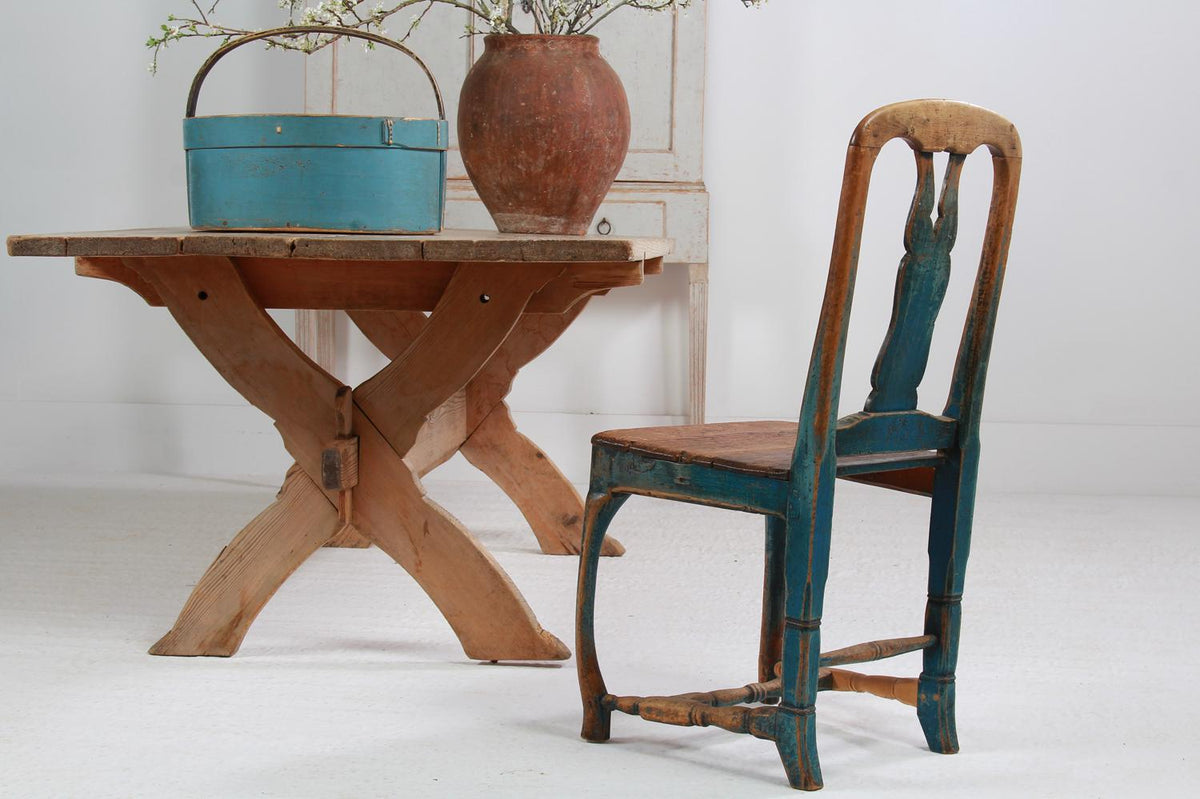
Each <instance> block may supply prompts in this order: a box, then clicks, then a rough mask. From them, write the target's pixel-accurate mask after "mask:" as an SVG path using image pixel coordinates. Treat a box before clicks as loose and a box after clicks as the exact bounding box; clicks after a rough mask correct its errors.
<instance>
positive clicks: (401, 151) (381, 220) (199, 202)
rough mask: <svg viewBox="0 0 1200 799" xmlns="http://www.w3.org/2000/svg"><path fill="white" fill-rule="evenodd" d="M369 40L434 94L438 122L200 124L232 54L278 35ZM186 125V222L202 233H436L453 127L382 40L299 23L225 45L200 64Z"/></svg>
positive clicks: (240, 120)
mask: <svg viewBox="0 0 1200 799" xmlns="http://www.w3.org/2000/svg"><path fill="white" fill-rule="evenodd" d="M297 33H319V34H326V35H328V34H335V35H339V36H349V37H352V38H356V39H366V40H367V41H368V42H370V43H373V44H380V45H383V46H385V47H390V48H392V49H394V50H398V51H399V52H401V53H404V54H405V55H407V56H408V57H410V58H411V59H413V60H414V61H416V63H417V64H418V66H420V67H421V69H422V71H424V73H425V76H426V77H427V78H428V79H429V83H430V85H431V86H432V88H433V94H434V97H435V99H436V100H437V107H438V118H437V119H410V118H405V117H403V116H397V117H354V116H321V115H309V114H305V115H282V116H271V115H258V114H255V115H233V116H213V117H196V116H195V114H196V103H197V100H198V99H199V95H200V88H201V86H202V85H203V83H204V79H205V78H206V77H207V76H208V73H209V72H210V71H211V70H212V68H213V67H214V66H216V63H217V62H218V61H219V60H220V59H221V58H222V57H224V56H225V55H226V54H227V53H229V52H230V51H232V50H234V49H236V48H238V47H241V46H242V45H245V44H248V43H250V42H255V41H259V40H262V39H267V38H269V37H271V36H277V35H281V34H286V35H291V34H297ZM185 116H186V118H185V119H184V120H183V146H184V150H185V151H186V153H187V187H188V220H189V223H190V224H191V226H192V227H194V228H197V229H201V230H316V231H331V232H358V233H362V232H370V233H436V232H438V231H439V230H441V229H442V220H443V217H444V212H445V206H446V151H447V150H448V149H449V147H450V128H449V126H448V124H447V122H446V114H445V110H444V105H443V103H442V94H441V91H440V90H439V89H438V86H437V81H435V80H434V78H433V73H431V72H430V71H429V67H427V66H426V65H425V63H424V62H423V61H421V59H420V58H418V57H417V55H416V54H415V53H413V51H411V50H409V49H408V48H407V47H405V46H403V45H401V44H398V43H397V42H394V41H392V40H391V39H388V38H386V37H384V36H380V35H378V34H375V33H370V32H367V31H359V30H352V29H347V28H337V27H320V26H311V25H298V26H292V27H290V28H276V29H273V30H266V31H259V32H257V33H253V34H249V35H247V36H242V37H239V38H237V39H233V40H231V41H229V42H226V43H225V44H223V45H222V46H220V47H218V48H217V49H216V51H215V52H213V54H212V55H211V56H209V57H208V59H207V60H206V61H205V62H204V64H202V65H201V67H200V70H199V71H198V72H197V73H196V77H195V79H194V80H193V81H192V86H191V90H190V91H189V92H188V101H187V110H186V113H185Z"/></svg>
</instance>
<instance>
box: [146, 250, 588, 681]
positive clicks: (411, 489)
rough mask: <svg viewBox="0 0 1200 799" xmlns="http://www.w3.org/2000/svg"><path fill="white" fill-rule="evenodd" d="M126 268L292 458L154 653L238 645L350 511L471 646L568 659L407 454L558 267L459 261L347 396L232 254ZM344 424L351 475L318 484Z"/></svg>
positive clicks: (480, 653)
mask: <svg viewBox="0 0 1200 799" xmlns="http://www.w3.org/2000/svg"><path fill="white" fill-rule="evenodd" d="M125 265H126V266H128V267H129V268H131V269H132V270H134V271H135V272H136V273H137V274H138V275H139V276H140V277H141V278H142V279H144V280H145V281H146V282H147V283H149V284H150V285H151V286H153V287H154V289H155V290H156V291H157V292H158V294H159V295H160V296H161V297H162V299H163V301H164V302H165V303H166V305H167V307H168V308H169V309H170V311H171V313H172V315H173V316H174V317H175V319H176V320H177V321H178V323H179V324H180V326H181V327H182V328H183V329H184V331H185V332H186V333H187V334H188V336H189V337H190V338H191V339H192V341H193V342H194V343H195V344H196V346H197V347H198V348H199V349H200V350H201V352H203V353H204V355H205V356H206V357H207V358H208V359H209V361H210V362H211V363H212V364H213V366H215V367H216V368H217V370H218V371H219V372H220V373H221V375H222V376H223V377H224V378H225V379H226V380H227V381H228V382H229V383H230V385H232V386H233V387H234V388H235V389H236V390H237V391H238V392H239V393H241V394H242V395H243V396H244V397H245V398H246V399H247V400H248V401H250V402H251V403H252V404H253V405H255V406H256V407H258V408H259V409H261V410H262V411H264V412H265V413H266V414H267V415H268V416H270V417H271V418H272V419H274V420H275V426H276V428H277V429H278V430H279V432H280V434H281V436H282V437H283V440H284V445H285V446H286V447H287V449H288V452H289V453H291V454H292V456H293V457H295V459H296V463H297V467H298V468H296V469H293V470H292V471H291V472H290V473H289V476H288V479H287V480H286V481H285V483H284V487H283V489H282V491H281V492H280V496H279V499H278V500H277V501H276V502H275V503H274V504H273V505H272V506H271V507H269V508H268V509H267V510H265V511H264V512H263V513H262V514H260V515H259V516H258V517H256V518H255V519H254V520H253V521H252V522H251V523H250V524H249V525H247V527H246V528H245V529H243V530H242V531H241V532H240V533H239V534H238V535H237V536H236V537H235V538H234V540H233V541H232V542H231V543H230V545H229V546H227V547H226V548H225V550H224V551H223V552H222V553H221V555H220V556H218V558H217V560H216V561H215V562H214V563H213V564H212V566H210V567H209V569H208V571H207V572H206V573H205V574H204V576H203V577H202V578H201V580H200V582H199V583H198V584H197V585H196V588H195V590H194V591H193V592H192V595H191V597H189V599H188V601H187V603H186V604H185V606H184V608H183V610H182V611H181V613H180V615H179V619H178V621H177V622H176V623H175V626H174V628H172V630H171V631H170V632H169V633H168V634H167V635H166V636H164V637H163V638H162V640H160V641H159V642H158V643H157V644H155V646H154V647H153V648H152V649H151V652H153V653H155V654H170V655H230V654H233V652H235V651H236V650H237V648H238V646H239V645H240V643H241V640H242V638H243V636H244V635H245V633H246V630H247V629H248V628H249V625H250V623H251V622H252V621H253V619H254V617H255V616H256V615H257V614H258V612H259V611H260V610H261V609H262V607H263V605H264V604H265V603H266V602H267V600H268V599H269V598H270V597H271V595H272V594H273V593H274V592H275V590H276V589H277V588H278V587H279V585H280V584H282V582H283V580H285V579H286V578H287V576H288V575H289V574H291V572H292V571H293V570H294V569H295V568H296V567H297V566H298V565H299V564H300V563H301V562H303V561H304V560H305V558H307V557H308V556H309V555H310V554H311V553H312V552H313V551H315V550H316V549H317V548H318V547H320V546H321V545H322V544H323V543H325V541H327V540H328V539H329V538H330V537H331V536H332V535H334V533H336V532H337V531H338V530H339V529H340V528H341V527H342V525H343V522H349V523H351V524H352V525H353V526H354V527H355V528H356V529H357V530H358V531H359V532H360V533H362V534H363V535H364V536H365V537H366V538H368V539H369V540H371V541H372V542H374V543H375V544H377V545H378V546H379V547H380V548H381V549H383V550H384V551H385V552H387V553H388V554H389V555H390V556H392V557H393V558H394V559H395V560H396V561H397V562H399V563H400V565H401V566H403V567H404V568H405V569H406V570H407V571H408V572H409V573H410V574H411V575H412V576H413V577H414V578H415V579H416V580H417V582H418V583H419V584H420V585H421V587H422V588H423V589H424V590H425V592H426V593H427V594H428V595H429V596H430V598H431V599H432V600H433V601H434V603H435V604H436V605H437V607H438V609H439V610H440V611H441V612H442V614H443V615H444V616H445V617H446V620H447V621H448V622H449V623H450V625H451V627H452V628H453V629H454V631H455V633H456V634H457V635H458V637H459V640H460V642H461V643H462V646H463V649H464V650H465V651H466V653H467V655H468V656H469V657H472V658H476V659H481V660H502V659H504V660H545V659H562V658H566V657H568V656H569V654H570V653H569V651H568V650H567V648H566V647H565V646H564V645H563V643H562V642H561V641H559V640H558V639H557V638H555V637H554V636H553V635H551V634H550V633H548V632H546V631H545V630H543V629H542V627H541V626H540V625H539V624H538V622H537V619H536V618H535V617H534V615H533V612H532V611H531V610H530V608H529V606H528V605H527V604H526V602H525V600H524V598H523V597H522V596H521V594H520V592H519V591H518V590H517V588H516V586H515V585H513V583H512V581H511V580H510V579H509V577H508V575H507V574H505V572H504V571H503V570H502V569H501V568H500V566H499V565H498V564H497V563H496V562H495V560H494V559H493V558H492V557H491V555H490V554H489V553H488V552H487V551H486V550H485V549H483V547H482V546H480V545H479V543H478V542H477V541H476V540H475V539H474V538H473V537H472V536H471V535H470V533H468V532H467V531H466V530H465V529H464V528H463V527H462V526H461V525H460V524H459V523H458V522H457V521H456V520H455V519H454V518H453V517H452V516H450V515H449V514H447V513H446V512H445V511H443V510H442V509H441V508H440V507H438V506H437V505H436V504H435V503H433V502H431V501H430V500H428V499H427V498H426V497H425V496H424V491H423V489H422V487H421V485H420V482H419V478H418V474H417V472H416V471H414V469H413V468H411V467H410V466H409V465H408V464H407V463H406V462H405V457H406V456H408V455H409V454H410V452H411V451H412V449H413V447H414V445H415V444H416V443H417V441H418V438H419V436H420V433H421V430H422V427H423V426H424V425H425V420H426V417H427V416H429V415H430V414H431V413H433V412H434V411H436V410H437V409H438V408H439V407H441V406H442V405H443V404H444V403H446V401H447V400H449V399H450V398H451V397H452V396H454V395H455V394H456V393H457V392H459V391H460V390H461V389H462V388H463V387H464V386H465V385H467V384H468V383H469V382H470V381H471V380H472V379H473V378H474V377H475V376H476V375H478V374H479V373H480V371H481V369H483V367H484V366H485V365H486V364H487V363H488V361H489V360H491V358H492V356H493V354H494V353H495V352H496V351H497V349H498V348H500V347H501V345H502V344H503V343H504V342H505V339H506V338H507V337H508V336H509V334H510V332H511V331H512V330H513V328H514V327H515V326H516V325H517V322H518V320H519V319H520V317H521V314H522V312H523V311H524V309H525V306H526V304H527V303H528V302H529V299H530V297H532V296H533V295H534V294H535V293H536V292H538V291H539V290H540V289H541V288H542V287H544V286H545V285H546V284H547V283H548V282H550V281H551V280H553V279H554V278H555V277H557V276H558V274H559V273H560V272H561V271H562V266H561V265H557V264H521V265H519V266H514V265H512V264H487V263H465V264H460V265H459V266H458V268H457V269H456V271H455V273H454V276H453V277H452V278H451V280H450V283H449V285H448V286H447V287H446V289H445V291H444V292H443V294H442V298H441V300H440V302H439V303H438V305H437V307H436V308H435V309H434V311H433V313H432V314H431V315H430V317H429V319H428V321H427V323H426V324H425V325H424V326H423V327H422V329H421V330H420V331H419V333H418V334H417V335H416V337H415V338H414V339H413V341H412V342H411V343H410V345H409V346H408V347H407V348H406V349H405V350H404V352H403V353H401V354H400V355H399V356H398V357H396V358H394V359H393V360H392V362H391V363H390V364H389V365H388V366H387V367H385V368H384V369H383V370H382V371H380V372H379V373H378V374H377V375H376V376H375V377H373V378H371V379H370V380H368V381H367V382H366V383H364V384H363V385H362V386H360V387H359V388H358V389H356V390H355V391H354V392H353V402H352V406H347V404H346V402H345V399H346V397H347V396H348V395H347V393H346V390H345V387H343V386H341V384H340V383H339V382H338V381H337V380H336V379H334V378H333V377H332V376H330V375H329V374H327V373H326V372H324V371H323V370H322V369H320V368H319V367H318V366H316V364H314V363H313V362H312V361H310V360H309V359H308V358H307V357H306V356H305V355H304V354H303V353H302V352H300V350H299V349H297V348H296V346H295V345H294V344H293V343H292V342H291V341H290V340H289V339H288V338H287V336H286V335H285V334H284V333H283V332H282V331H281V330H280V329H279V328H278V327H277V326H276V325H275V323H274V322H273V321H272V320H271V318H270V317H269V316H268V315H267V314H266V312H265V311H264V310H263V309H262V307H261V306H260V304H259V303H258V301H257V300H256V299H255V298H254V297H253V296H252V295H251V293H250V291H249V290H248V289H247V287H246V285H245V283H244V282H243V280H242V279H241V276H240V274H239V272H238V268H237V265H236V263H235V262H234V261H232V260H230V259H228V258H224V257H209V256H174V257H170V258H145V259H136V258H131V259H125ZM347 407H350V408H352V409H351V410H349V411H347ZM347 414H348V415H349V417H350V418H349V419H347V418H346V417H347ZM347 427H348V428H349V431H350V433H351V434H352V435H353V436H354V437H356V438H357V444H358V449H357V467H358V468H357V473H358V475H357V484H356V485H354V486H353V487H350V488H347V489H345V490H342V491H339V490H330V489H326V488H324V487H323V484H324V480H323V478H322V458H323V455H324V453H325V452H326V450H328V449H330V448H331V446H332V445H334V444H335V443H336V442H338V441H339V440H340V441H341V442H342V443H343V444H344V442H345V441H346V432H347V431H346V429H345V428H347ZM344 449H345V448H344V447H343V448H342V450H343V451H344ZM346 491H349V492H350V496H351V497H352V498H353V501H352V503H350V502H347V496H346ZM347 506H349V507H350V508H351V510H350V512H349V518H348V519H343V518H342V517H343V516H345V515H346V512H347ZM339 508H340V509H341V510H340V512H339Z"/></svg>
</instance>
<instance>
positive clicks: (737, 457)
mask: <svg viewBox="0 0 1200 799" xmlns="http://www.w3.org/2000/svg"><path fill="white" fill-rule="evenodd" d="M796 429H797V423H796V422H784V421H765V420H764V421H754V422H721V423H715V424H695V425H677V426H672V427H639V428H634V429H631V430H607V431H605V432H603V433H597V434H596V435H595V436H593V437H592V444H598V445H602V446H606V447H611V448H614V449H619V450H622V451H625V452H631V453H633V454H636V455H641V456H642V457H645V458H650V459H653V460H661V461H672V462H674V463H688V464H697V465H701V466H708V467H711V468H713V469H719V470H722V471H728V472H738V473H741V474H750V475H756V476H759V477H765V478H768V479H772V480H788V479H790V477H791V471H792V450H793V449H794V448H795V446H796ZM939 460H941V455H940V453H938V452H937V451H935V450H919V451H915V452H889V453H874V454H871V455H843V456H841V457H839V458H838V464H837V468H838V476H840V477H847V478H851V479H853V478H854V477H855V476H858V475H868V474H876V473H880V472H892V471H895V470H914V471H915V470H918V469H919V470H920V471H921V472H922V473H924V474H922V475H921V478H920V479H919V481H918V482H917V484H915V485H907V484H902V485H897V484H896V481H895V480H886V483H887V484H888V485H889V487H892V488H898V489H899V490H906V491H912V492H913V493H919V494H927V493H928V483H929V482H930V481H931V480H932V471H931V470H930V467H932V466H933V465H934V464H936V463H937V462H938V461H939ZM872 482H880V483H881V484H883V483H884V482H885V481H884V480H880V481H872Z"/></svg>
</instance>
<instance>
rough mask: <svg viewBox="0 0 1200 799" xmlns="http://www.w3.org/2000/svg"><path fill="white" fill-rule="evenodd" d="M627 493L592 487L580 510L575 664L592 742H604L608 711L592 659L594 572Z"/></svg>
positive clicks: (597, 666) (585, 730)
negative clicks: (607, 533) (581, 518)
mask: <svg viewBox="0 0 1200 799" xmlns="http://www.w3.org/2000/svg"><path fill="white" fill-rule="evenodd" d="M627 499H629V495H628V494H613V493H611V492H610V491H609V490H608V489H607V488H606V487H599V488H598V487H597V486H596V485H595V484H593V486H592V490H591V491H590V492H589V493H588V497H587V502H586V503H585V504H584V511H583V540H582V541H581V546H580V553H579V588H578V595H577V597H576V604H575V662H576V668H577V669H578V672H579V693H580V696H581V698H582V699H583V729H582V731H581V732H580V734H581V735H582V736H583V737H584V738H585V739H587V740H589V741H593V742H600V741H607V740H608V734H609V720H610V717H611V715H612V711H611V710H610V709H608V708H606V707H604V705H603V699H604V697H605V695H607V694H608V689H607V688H606V687H605V686H604V677H603V675H601V674H600V663H599V661H598V660H597V658H596V636H595V623H594V620H595V611H596V607H595V603H596V571H597V568H598V566H599V563H600V554H601V551H602V549H603V546H604V534H605V531H607V530H608V525H609V524H610V523H611V522H612V519H613V516H615V515H616V513H617V510H618V509H620V507H621V505H623V504H624V503H625V500H627Z"/></svg>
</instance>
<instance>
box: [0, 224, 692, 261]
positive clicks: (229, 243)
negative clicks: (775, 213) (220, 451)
mask: <svg viewBox="0 0 1200 799" xmlns="http://www.w3.org/2000/svg"><path fill="white" fill-rule="evenodd" d="M670 251H671V242H670V240H668V239H665V238H653V237H624V238H622V237H613V236H600V235H587V236H536V235H527V234H508V233H496V232H495V231H486V230H444V231H442V232H441V233H438V234H434V235H428V236H378V235H356V234H344V233H311V234H290V233H225V232H215V231H214V232H208V231H198V230H191V229H190V228H148V229H143V230H106V231H90V232H81V233H45V234H32V235H17V236H9V237H8V254H9V255H43V256H45V255H70V256H97V255H111V256H150V255H226V256H233V257H252V256H253V257H259V258H311V259H316V260H336V261H503V262H519V263H523V262H528V261H552V262H558V261H567V262H584V261H592V262H597V263H621V262H629V261H643V260H650V259H654V258H662V257H663V256H665V255H667V254H668V253H669V252H670Z"/></svg>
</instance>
